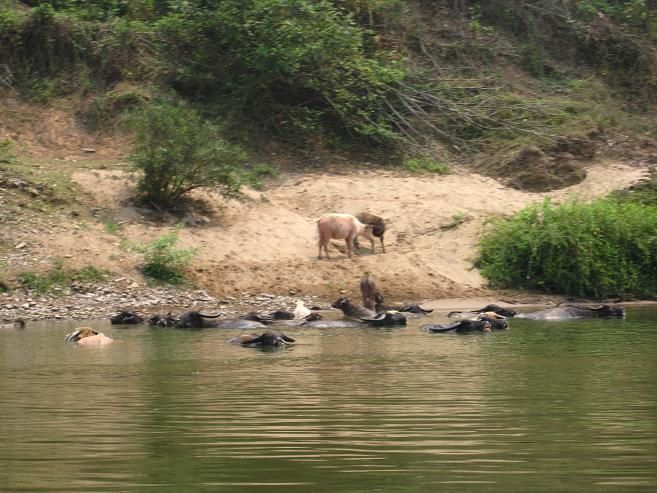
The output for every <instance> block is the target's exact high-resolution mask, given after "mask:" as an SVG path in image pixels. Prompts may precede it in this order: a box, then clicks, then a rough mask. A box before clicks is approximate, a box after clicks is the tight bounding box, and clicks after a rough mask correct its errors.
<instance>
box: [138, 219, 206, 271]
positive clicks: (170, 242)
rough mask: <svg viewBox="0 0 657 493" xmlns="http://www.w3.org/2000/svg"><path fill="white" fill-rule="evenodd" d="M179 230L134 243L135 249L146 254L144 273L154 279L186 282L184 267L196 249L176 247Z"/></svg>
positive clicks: (189, 261)
mask: <svg viewBox="0 0 657 493" xmlns="http://www.w3.org/2000/svg"><path fill="white" fill-rule="evenodd" d="M177 242H178V232H177V231H172V232H171V233H168V234H165V235H163V236H160V237H159V238H156V239H155V240H153V241H151V242H149V243H144V244H139V245H134V247H133V248H134V249H135V250H137V251H138V252H140V253H141V254H142V255H143V256H144V265H143V266H142V268H141V270H142V273H143V274H144V275H145V276H146V277H149V278H151V279H153V280H156V281H162V282H168V283H171V284H182V283H184V282H185V274H184V272H183V271H184V268H185V267H187V266H188V265H189V264H190V263H191V261H192V258H194V255H196V250H195V249H193V248H175V247H174V245H175V244H176V243H177Z"/></svg>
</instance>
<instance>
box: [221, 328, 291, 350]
mask: <svg viewBox="0 0 657 493" xmlns="http://www.w3.org/2000/svg"><path fill="white" fill-rule="evenodd" d="M292 343H294V339H292V338H291V337H288V336H286V335H285V334H283V333H282V332H270V331H267V332H263V333H262V334H260V335H259V336H257V335H240V336H237V337H233V338H232V339H229V340H228V344H240V345H242V346H249V347H257V346H286V345H288V344H292Z"/></svg>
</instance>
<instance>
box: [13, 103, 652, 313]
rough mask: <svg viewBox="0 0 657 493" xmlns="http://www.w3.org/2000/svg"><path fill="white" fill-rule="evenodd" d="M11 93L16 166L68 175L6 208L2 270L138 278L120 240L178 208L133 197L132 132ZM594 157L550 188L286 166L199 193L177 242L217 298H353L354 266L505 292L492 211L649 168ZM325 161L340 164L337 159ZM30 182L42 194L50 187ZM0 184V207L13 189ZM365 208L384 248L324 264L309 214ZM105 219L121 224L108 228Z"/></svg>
mask: <svg viewBox="0 0 657 493" xmlns="http://www.w3.org/2000/svg"><path fill="white" fill-rule="evenodd" d="M6 101H7V104H6V105H4V106H3V107H2V109H1V110H0V116H1V117H2V118H1V119H0V138H8V139H10V140H12V141H13V142H16V143H17V145H16V150H17V153H18V154H19V156H20V158H21V162H23V161H24V164H22V165H21V166H23V167H24V168H25V169H31V170H36V173H37V175H38V174H39V173H42V172H43V173H47V172H49V171H52V170H57V171H60V172H61V171H63V172H65V173H67V174H68V173H70V174H71V178H72V181H73V182H74V184H75V186H74V187H73V189H74V193H75V197H73V198H72V199H73V200H72V201H71V203H69V204H62V205H56V206H55V207H54V208H52V209H51V210H47V211H46V210H40V207H34V206H32V204H31V202H30V201H31V199H30V197H29V194H25V193H23V195H22V197H23V198H21V199H20V200H19V203H18V204H17V205H16V204H13V205H12V208H9V207H5V208H4V209H0V222H3V230H2V234H1V235H0V240H1V243H2V244H3V245H4V249H5V253H4V254H3V255H2V259H1V260H2V261H3V262H4V263H6V265H7V267H8V270H9V272H10V273H16V272H20V271H25V270H39V269H46V268H48V267H49V266H51V265H52V264H53V261H54V260H55V259H63V260H64V261H65V264H66V265H67V266H70V267H81V266H84V265H94V266H97V267H104V268H107V269H109V270H111V271H112V272H114V273H116V274H117V275H118V276H122V277H125V278H127V279H132V280H135V281H138V282H139V283H141V281H143V279H142V278H141V275H140V273H139V270H138V266H139V263H140V260H141V259H140V256H139V255H138V254H136V253H134V252H133V251H130V250H129V249H127V248H126V247H125V240H127V241H128V242H143V241H147V240H151V239H153V238H156V237H158V236H160V235H162V234H163V233H164V232H167V231H170V230H171V229H172V228H173V227H174V226H175V224H176V223H178V222H179V221H180V220H181V218H179V217H178V218H174V217H171V218H169V219H168V220H165V221H164V222H162V221H158V222H156V221H152V220H150V219H149V215H148V213H147V211H144V210H140V209H137V208H135V207H133V206H132V205H131V202H130V197H131V196H132V195H133V182H132V181H131V180H130V176H129V175H128V173H126V172H125V171H123V170H125V169H127V167H126V162H125V156H126V154H127V152H128V151H129V142H128V141H127V139H121V138H118V139H117V138H116V136H114V137H112V138H110V137H107V136H98V135H92V134H88V133H86V132H84V131H83V130H82V129H81V128H80V127H79V126H78V124H77V122H76V121H75V118H74V117H73V112H72V111H70V110H69V109H67V108H66V107H65V105H64V106H63V107H62V108H57V109H55V108H52V109H43V108H29V107H27V106H26V105H24V104H19V103H17V102H15V101H13V102H12V100H6ZM593 162H594V163H595V164H593V165H591V166H589V167H588V168H587V170H586V171H587V178H586V179H585V180H584V181H583V182H582V183H580V184H578V185H575V186H572V187H569V188H565V189H562V190H558V191H555V192H548V193H527V192H522V191H519V190H515V189H511V188H507V187H505V186H503V185H502V184H501V183H499V182H497V181H496V180H494V179H492V178H487V177H484V176H481V175H477V174H474V173H471V172H467V171H465V170H461V169H456V170H455V172H454V174H452V175H447V176H437V175H431V174H427V175H417V174H415V175H404V174H399V173H396V172H393V171H372V170H363V169H360V170H354V171H351V172H343V171H326V172H315V173H313V172H309V173H306V174H300V173H284V174H282V175H281V176H280V177H278V178H277V179H276V181H275V183H273V184H269V186H268V188H267V189H266V190H264V191H262V192H258V191H253V190H246V191H245V197H244V199H242V200H239V201H238V200H223V199H221V198H219V196H218V195H217V194H216V193H213V192H212V191H203V192H201V193H198V194H197V197H198V198H200V199H202V203H203V204H204V205H203V207H202V210H200V211H198V212H197V213H196V214H195V215H193V216H190V217H187V218H182V219H184V220H186V222H187V223H188V225H187V226H186V227H185V228H183V229H182V230H181V232H180V239H181V244H182V245H183V246H190V247H195V248H197V249H198V255H197V256H196V258H195V260H194V262H193V266H192V269H191V274H192V277H193V279H194V281H195V283H196V285H197V286H199V287H201V288H204V289H207V290H208V291H209V292H210V293H212V294H214V295H216V296H225V295H241V294H242V293H245V292H248V293H251V294H258V293H271V294H285V295H287V294H291V293H294V294H297V295H301V294H304V295H318V296H320V297H321V298H323V299H325V300H332V299H335V297H336V296H338V295H339V294H347V295H350V296H356V295H357V294H358V292H357V286H358V280H359V278H360V276H361V275H362V273H363V272H364V271H370V272H371V273H372V274H373V276H374V278H375V279H376V280H377V283H378V285H379V288H380V289H381V290H382V291H383V293H384V295H385V296H386V299H387V300H388V301H390V302H392V301H410V300H415V301H418V300H432V299H433V300H436V299H440V298H444V297H450V298H455V297H458V298H473V297H478V296H488V297H490V296H498V297H499V296H500V293H493V292H491V291H490V290H488V289H487V288H486V286H485V282H484V279H482V277H481V276H480V275H479V273H478V272H477V270H475V269H473V267H472V261H473V259H474V258H475V255H476V251H475V246H476V243H477V239H478V237H479V235H480V234H481V232H482V228H484V227H485V221H486V219H487V218H489V217H491V216H495V215H499V214H510V213H513V212H514V211H517V210H518V209H520V208H522V207H523V206H525V205H526V204H528V203H530V202H534V201H540V200H543V198H544V197H546V196H551V197H554V198H555V199H557V200H562V199H564V198H566V197H571V196H579V197H583V198H589V197H593V196H599V195H603V194H606V193H608V192H609V191H610V190H613V189H617V188H623V187H627V186H628V185H630V184H632V183H634V182H636V181H638V180H639V179H641V178H642V177H644V176H645V175H646V173H647V168H648V165H647V163H645V162H637V161H631V160H629V158H628V160H627V161H621V160H615V161H612V160H601V159H596V160H594V161H593ZM300 164H303V163H300ZM324 169H327V170H329V169H336V170H340V169H344V163H340V164H337V163H336V165H335V166H333V167H332V166H331V164H330V163H328V164H327V166H326V167H325V168H324ZM46 176H47V175H46ZM44 181H47V178H44ZM52 186H54V185H52ZM46 188H47V187H46ZM27 190H28V192H30V193H32V192H34V193H33V194H32V195H34V194H36V195H37V197H36V198H37V199H40V198H42V197H40V195H43V194H44V193H45V190H46V189H45V188H44V189H42V190H41V191H40V190H36V191H32V190H31V189H30V188H28V189H27ZM0 192H2V193H0V205H1V204H2V203H3V200H4V199H3V195H10V194H11V192H10V191H9V190H0ZM23 192H24V191H23ZM39 194H40V195H39ZM21 201H22V203H21ZM10 203H11V201H10V200H7V201H6V204H10ZM72 209H75V210H72ZM360 211H370V212H372V213H374V214H377V215H379V216H382V217H384V218H385V219H386V220H387V222H388V231H387V232H386V253H385V254H383V253H382V252H381V251H380V249H379V246H378V244H377V246H376V252H375V253H374V254H372V253H371V252H370V251H369V248H361V250H360V251H359V252H358V256H356V257H354V258H352V259H348V258H346V255H345V251H344V244H343V243H342V244H341V243H339V242H335V243H334V244H333V246H332V247H331V249H330V252H331V256H332V258H331V259H330V260H321V261H318V260H317V232H316V225H315V222H314V220H315V219H316V218H317V217H319V216H320V215H321V214H322V213H325V212H350V213H358V212H360ZM190 223H191V224H190ZM108 224H113V225H116V224H118V225H119V227H118V229H117V230H116V231H114V232H113V233H109V232H108V230H110V228H108V227H107V225H108ZM114 229H116V228H114ZM362 246H363V247H365V245H362Z"/></svg>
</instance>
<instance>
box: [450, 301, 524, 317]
mask: <svg viewBox="0 0 657 493" xmlns="http://www.w3.org/2000/svg"><path fill="white" fill-rule="evenodd" d="M485 312H493V313H497V314H498V315H502V316H503V317H514V316H515V315H516V314H517V313H518V312H516V311H515V310H512V309H511V308H504V307H501V306H499V305H495V304H490V305H486V306H485V307H483V308H480V309H479V310H473V311H471V312H461V311H454V312H449V313H448V314H447V316H448V317H450V318H474V317H476V316H477V315H479V314H480V313H485Z"/></svg>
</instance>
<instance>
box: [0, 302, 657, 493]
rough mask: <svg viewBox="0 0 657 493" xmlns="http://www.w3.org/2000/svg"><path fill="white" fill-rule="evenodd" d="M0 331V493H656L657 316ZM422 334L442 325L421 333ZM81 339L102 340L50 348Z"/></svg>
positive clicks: (652, 312)
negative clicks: (269, 330) (279, 328)
mask: <svg viewBox="0 0 657 493" xmlns="http://www.w3.org/2000/svg"><path fill="white" fill-rule="evenodd" d="M431 320H432V319H431V318H424V319H421V320H417V321H412V323H411V325H409V326H408V327H405V328H401V329H390V330H387V329H386V330H382V329H373V328H372V329H339V330H336V329H331V330H328V329H326V330H317V329H299V328H294V329H293V328H289V329H285V333H286V334H287V335H290V336H292V337H294V338H296V339H297V344H296V345H294V346H293V347H289V348H284V349H281V350H274V351H265V350H259V349H253V348H242V347H235V346H231V345H228V344H226V343H225V341H226V340H227V339H228V338H229V337H231V336H233V335H236V334H238V333H240V331H234V330H212V329H207V330H203V331H178V330H173V329H151V328H146V327H138V328H116V327H110V325H109V323H108V322H105V321H92V322H89V323H86V324H81V323H80V322H75V323H74V322H70V323H69V322H66V323H63V322H57V323H35V324H31V325H30V326H28V328H27V329H25V330H14V329H4V330H2V331H0V491H3V492H4V491H11V492H20V491H26V492H54V491H58V492H72V491H76V492H77V491H84V492H104V491H112V492H121V491H125V492H133V491H157V492H169V491H170V492H196V491H200V492H204V491H208V492H209V491H212V492H215V491H220V492H223V491H225V492H274V491H277V492H278V491H285V492H288V491H289V492H294V491H300V492H301V491H311V492H313V493H319V492H337V491H340V492H377V491H381V492H397V491H399V492H433V491H440V492H475V493H477V492H498V491H499V492H505V493H507V492H510V491H517V492H525V493H526V492H546V491H559V492H570V491H572V492H579V493H582V492H610V493H612V492H613V493H616V492H624V491H631V492H642V491H646V492H655V491H657V310H656V309H655V308H654V307H641V308H639V307H636V308H634V307H631V308H628V314H627V317H626V319H624V320H590V321H585V320H576V321H568V322H537V321H531V320H511V328H510V330H508V331H499V332H493V333H488V334H486V333H479V334H469V335H455V334H452V335H450V334H429V333H425V332H421V331H420V330H418V326H419V325H421V324H423V323H427V322H428V321H431ZM434 320H438V318H435V319H434ZM80 325H92V326H94V327H95V328H97V329H100V330H102V331H103V332H105V333H106V334H107V335H110V336H112V337H113V338H114V339H115V342H114V343H113V344H111V345H109V346H107V347H103V348H89V347H77V346H74V345H69V344H66V343H65V342H64V335H65V334H66V333H67V332H69V331H70V330H71V329H72V328H73V327H75V326H80Z"/></svg>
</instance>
